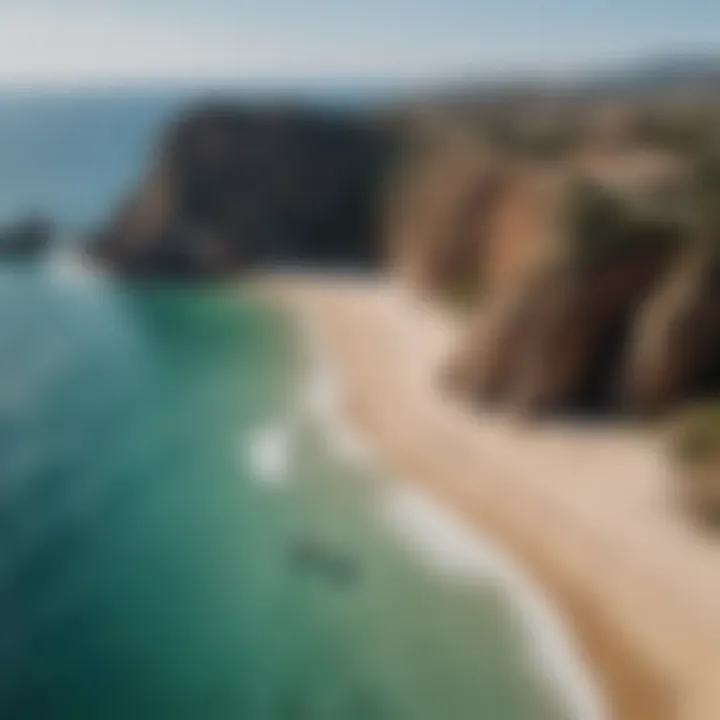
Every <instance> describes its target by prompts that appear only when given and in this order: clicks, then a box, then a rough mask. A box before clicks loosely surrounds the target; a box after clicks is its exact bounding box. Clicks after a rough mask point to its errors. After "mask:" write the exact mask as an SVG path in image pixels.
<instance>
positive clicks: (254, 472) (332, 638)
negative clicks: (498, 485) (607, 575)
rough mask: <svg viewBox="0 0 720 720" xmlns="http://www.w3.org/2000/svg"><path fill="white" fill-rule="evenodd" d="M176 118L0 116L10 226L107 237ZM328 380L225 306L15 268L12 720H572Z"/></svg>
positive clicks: (1, 392) (263, 313) (126, 113)
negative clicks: (346, 415) (51, 226)
mask: <svg viewBox="0 0 720 720" xmlns="http://www.w3.org/2000/svg"><path fill="white" fill-rule="evenodd" d="M186 100H187V98H184V97H183V98H178V97H173V98H170V97H164V98H152V97H142V98H135V97H133V98H130V97H109V96H108V97H100V98H98V97H95V98H88V97H83V98H79V99H78V98H76V99H72V98H60V97H55V98H43V97H24V98H7V97H4V98H0V210H1V212H0V215H2V216H4V217H8V218H11V217H14V216H16V215H18V214H22V213H24V212H26V211H29V210H38V211H44V212H47V213H48V214H49V215H51V216H52V217H55V218H56V219H57V220H58V221H60V222H61V223H62V225H63V227H65V228H66V229H68V230H70V229H72V228H80V227H84V226H87V225H88V224H91V223H92V222H94V221H96V220H97V219H98V218H100V217H102V216H103V214H104V213H105V212H106V211H107V208H108V206H109V205H111V204H112V203H113V202H115V201H116V200H117V198H118V197H119V196H120V195H122V193H123V192H124V191H125V190H126V189H127V188H128V186H129V185H131V184H132V182H133V181H134V179H135V178H136V177H137V174H138V172H139V170H140V168H141V166H142V164H143V161H144V159H145V156H146V154H147V152H148V150H149V148H150V147H151V145H152V142H153V138H154V137H155V136H156V134H157V132H158V130H159V128H160V126H161V125H162V124H163V122H165V120H166V119H167V118H168V117H169V116H171V115H172V113H173V112H174V111H175V110H176V109H177V107H178V106H179V105H182V104H184V103H185V102H186ZM313 372H314V370H313V367H312V362H311V360H310V358H309V356H308V354H307V351H306V346H305V344H304V343H303V342H302V341H301V338H300V337H299V336H298V333H297V329H296V328H294V327H293V325H292V324H291V323H290V321H289V319H288V318H287V317H285V316H283V315H281V314H279V313H278V312H276V311H275V310H272V309H270V308H268V307H265V306H263V305H261V304H259V303H258V302H257V301H256V300H254V299H252V298H250V297H245V296H244V295H243V294H242V293H239V292H238V290H237V289H236V288H227V287H225V288H223V287H206V286H192V285H178V286H174V287H173V286H167V285H158V286H153V285H152V284H150V285H148V284H145V285H142V286H137V285H133V284H132V283H126V282H119V281H113V280H110V279H107V278H100V277H97V276H94V275H88V274H86V273H85V272H83V271H80V270H79V269H77V268H75V267H74V266H73V265H71V264H63V263H61V262H59V261H55V260H53V261H47V262H42V263H39V264H37V265H4V266H0V718H3V720H115V719H116V720H474V719H482V720H484V719H487V720H566V719H569V718H572V717H579V716H578V715H577V714H573V711H571V710H570V709H568V703H569V700H568V698H569V693H565V692H561V691H559V690H558V688H557V687H556V686H555V684H554V683H553V682H551V680H550V676H551V675H552V674H553V672H554V671H555V670H556V669H554V668H553V667H552V665H551V664H549V661H548V660H547V658H545V660H544V661H543V660H541V659H540V660H539V659H538V656H537V654H535V653H533V652H531V647H532V643H531V642H530V639H529V635H528V631H527V627H523V623H522V622H520V619H519V616H518V614H517V612H516V610H514V609H513V604H512V603H511V601H510V596H509V594H508V591H507V590H505V589H503V587H502V586H501V585H500V583H498V582H495V581H493V580H492V579H485V580H484V581H482V582H477V578H474V575H473V578H474V579H470V578H468V577H467V573H465V572H459V573H457V572H450V573H448V572H447V571H446V569H444V568H445V566H446V565H447V566H448V567H450V568H452V567H454V566H455V565H457V564H458V562H459V564H460V566H462V565H463V562H465V564H467V558H466V559H465V561H462V560H461V561H458V558H457V554H458V553H460V556H461V557H462V556H463V552H465V551H464V550H463V549H462V547H463V544H462V543H460V548H458V543H457V541H452V538H451V541H450V542H449V543H448V542H446V541H444V540H443V535H444V534H446V530H443V527H444V526H442V527H438V526H437V525H433V524H432V522H430V524H429V525H428V521H427V520H423V513H422V512H420V513H419V514H418V508H417V507H416V506H415V505H413V502H415V501H410V502H409V504H408V502H406V501H405V500H403V497H402V496H394V495H389V494H388V493H389V492H390V487H391V484H390V483H388V481H387V478H384V477H382V473H379V472H377V471H376V470H375V469H373V468H371V467H369V466H367V465H365V464H364V463H359V462H357V461H356V460H355V459H353V458H352V457H350V456H348V455H347V454H346V453H342V452H340V448H339V446H337V445H336V444H334V443H332V442H331V441H330V440H331V439H330V437H329V436H328V434H327V428H324V427H323V425H322V423H321V422H319V421H318V419H317V418H316V417H315V416H314V414H313V413H312V412H311V404H309V402H308V398H309V395H308V387H310V386H309V385H308V378H310V377H312V375H313ZM423 512H424V511H423ZM403 518H404V519H405V520H404V522H405V527H404V529H403V527H402V522H403ZM408 521H409V524H408ZM398 523H400V525H398ZM423 528H424V530H423ZM418 532H420V534H421V535H423V533H424V539H422V541H421V542H414V541H412V538H413V536H414V535H417V533H418ZM408 539H410V540H411V542H407V540H408ZM445 540H447V538H446V539H445ZM443 556H445V558H446V560H447V562H441V563H439V564H438V558H439V557H443ZM471 575H472V573H471Z"/></svg>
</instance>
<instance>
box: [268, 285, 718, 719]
mask: <svg viewBox="0 0 720 720" xmlns="http://www.w3.org/2000/svg"><path fill="white" fill-rule="evenodd" d="M272 290H273V292H274V293H275V296H276V297H280V298H282V300H283V301H285V302H288V303H289V304H290V305H291V307H292V308H293V309H295V310H297V311H299V312H302V313H304V314H307V315H309V316H310V317H311V318H312V320H313V321H314V322H315V324H316V326H317V327H318V329H319V331H320V332H321V333H322V337H323V340H324V342H325V343H326V345H327V347H328V351H329V352H330V354H331V357H332V359H333V360H334V361H335V362H336V363H337V365H338V368H339V370H340V375H341V378H342V381H343V383H344V396H345V402H346V405H347V411H348V413H349V416H350V417H351V419H352V420H353V421H354V422H355V423H356V424H357V425H358V427H359V428H360V429H361V430H362V431H363V432H364V433H365V434H366V436H367V437H368V438H369V439H370V440H371V441H372V443H373V445H374V446H375V448H376V449H377V451H378V452H379V453H380V454H381V457H382V458H383V459H384V460H385V461H386V462H387V463H389V465H390V467H392V468H395V469H397V470H398V471H399V472H401V473H402V475H403V476H405V477H408V478H412V479H413V480H414V481H415V482H417V483H419V484H421V485H422V486H423V488H424V489H425V490H426V491H427V492H430V493H431V494H433V495H434V496H435V497H436V498H437V499H438V500H439V501H441V502H443V503H445V504H447V505H448V506H449V507H451V508H452V509H453V510H454V511H456V512H457V513H459V514H462V516H463V517H464V518H465V519H466V520H469V521H470V522H472V523H476V524H477V526H478V527H481V528H482V529H483V531H484V532H487V533H489V534H491V535H492V536H493V537H494V538H495V539H496V540H498V541H499V542H500V543H501V544H502V545H504V547H506V548H507V549H508V550H509V551H510V552H511V553H512V554H513V555H514V556H515V557H516V559H517V560H518V561H519V562H520V563H521V564H522V565H523V566H524V568H525V569H526V571H527V572H528V573H529V574H530V575H531V576H532V577H534V578H535V579H536V581H537V582H538V583H539V584H540V585H541V586H542V587H543V588H544V589H545V590H546V592H547V593H548V594H549V596H550V597H551V599H552V601H553V602H554V603H555V605H556V606H557V607H558V608H559V609H560V610H561V611H562V612H563V614H564V615H565V616H566V617H567V618H568V622H569V625H570V627H571V628H572V631H573V632H574V633H575V635H576V638H577V640H578V643H579V644H580V646H581V648H582V649H583V651H584V653H585V654H586V655H587V657H588V659H589V660H590V662H591V663H592V665H593V666H594V667H595V668H596V670H597V673H598V675H599V682H600V684H601V686H602V689H603V691H604V692H605V694H606V697H607V698H608V702H609V704H610V706H611V708H612V712H613V715H614V717H617V718H620V719H622V720H629V719H630V718H632V719H633V720H663V719H665V718H682V719H683V720H718V719H719V718H720V540H718V539H717V538H715V539H714V538H712V537H709V536H707V535H703V534H701V533H700V532H698V531H697V530H695V529H693V527H692V525H691V524H689V522H688V521H687V519H686V518H684V517H683V516H682V514H681V512H680V511H679V510H678V509H677V507H676V505H675V504H674V502H673V498H672V485H671V483H670V482H669V481H670V477H669V475H670V471H669V469H668V467H667V465H666V463H665V462H664V460H663V456H662V453H661V450H660V447H659V445H658V443H657V441H654V440H653V439H652V438H649V437H647V438H646V437H643V436H640V435H639V434H637V433H629V432H628V431H624V432H623V431H620V430H618V429H608V428H598V427H595V428H589V427H585V428H583V427H580V426H578V425H572V424H565V425H564V426H560V425H558V424H545V425H541V426H538V425H532V426H531V425H523V424H522V423H520V422H518V421H516V420H513V419H512V418H507V417H500V416H497V415H494V414H491V413H479V412H478V413H472V412H470V411H469V409H468V408H464V407H462V406H460V405H459V404H458V403H456V402H454V401H453V400H452V399H450V398H449V397H447V396H445V395H444V394H443V393H442V392H441V391H440V389H439V387H438V382H437V375H438V367H439V366H440V365H441V364H442V361H443V359H444V358H445V357H446V356H447V353H448V351H449V349H450V348H451V347H452V346H453V338H454V337H455V335H456V332H457V329H456V328H455V327H454V324H453V322H452V321H451V319H450V318H449V317H448V316H447V315H446V314H444V313H443V312H442V311H441V310H439V309H438V308H436V307H431V306H429V305H426V304H423V303H421V302H420V301H418V300H417V299H413V298H411V297H410V296H409V295H408V294H406V293H405V292H404V291H402V290H400V289H399V288H398V287H396V286H393V285H392V284H390V283H388V282H385V281H381V280H367V279H350V278H346V277H343V278H342V279H337V278H336V279H330V278H326V279H322V278H317V277H316V278H309V279H307V278H306V279H298V278H294V279H293V278H283V279H280V280H278V281H272Z"/></svg>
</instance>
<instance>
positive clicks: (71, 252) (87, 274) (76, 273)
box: [45, 243, 106, 288]
mask: <svg viewBox="0 0 720 720" xmlns="http://www.w3.org/2000/svg"><path fill="white" fill-rule="evenodd" d="M45 269H46V271H47V272H48V274H49V275H50V277H51V278H52V279H53V281H54V282H56V283H58V284H62V285H64V286H67V287H75V288H82V287H87V286H92V285H94V284H96V283H98V282H100V281H101V280H102V279H104V278H105V277H106V275H105V274H104V273H103V271H102V270H101V269H100V268H98V267H96V266H92V265H90V263H89V262H88V260H87V259H86V258H84V257H83V256H82V255H81V254H80V252H79V251H77V250H75V249H73V248H72V247H69V246H68V245H67V244H66V243H65V244H60V245H59V247H58V248H57V249H54V250H53V251H52V252H51V253H50V254H49V255H48V256H47V259H46V261H45Z"/></svg>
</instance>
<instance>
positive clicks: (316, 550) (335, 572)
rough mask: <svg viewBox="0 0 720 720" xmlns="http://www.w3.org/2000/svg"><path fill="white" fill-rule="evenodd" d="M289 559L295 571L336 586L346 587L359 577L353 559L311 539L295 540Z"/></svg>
mask: <svg viewBox="0 0 720 720" xmlns="http://www.w3.org/2000/svg"><path fill="white" fill-rule="evenodd" d="M289 559H290V563H291V565H292V567H293V568H295V569H296V570H298V571H300V572H305V573H313V574H315V575H318V576H321V577H324V578H325V579H327V580H329V581H331V582H334V583H337V584H341V585H348V584H350V583H354V582H356V581H357V580H358V579H359V577H360V568H359V566H358V563H357V562H356V561H355V560H354V559H353V558H351V557H349V556H348V555H345V554H342V553H339V552H337V551H335V550H333V549H332V548H331V547H329V546H328V545H326V544H324V543H322V542H320V541H319V540H314V539H312V538H307V539H302V540H296V541H295V542H294V543H293V544H292V546H291V548H290V553H289Z"/></svg>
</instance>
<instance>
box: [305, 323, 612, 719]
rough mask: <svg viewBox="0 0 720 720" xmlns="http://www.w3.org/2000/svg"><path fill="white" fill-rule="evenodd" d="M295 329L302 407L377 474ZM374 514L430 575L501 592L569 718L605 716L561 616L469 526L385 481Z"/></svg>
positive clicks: (316, 341)
mask: <svg viewBox="0 0 720 720" xmlns="http://www.w3.org/2000/svg"><path fill="white" fill-rule="evenodd" d="M302 326H303V327H302V330H303V337H304V340H305V344H306V348H307V353H308V355H309V356H310V360H311V372H312V375H311V378H310V381H309V385H308V391H307V403H306V405H307V409H308V410H309V411H310V412H311V413H312V414H313V416H314V417H315V418H316V419H317V420H318V421H319V422H320V423H321V424H322V427H323V430H324V431H325V432H326V434H327V436H328V438H329V440H330V442H331V443H332V445H333V448H334V449H335V450H336V451H337V452H339V453H340V454H341V455H342V456H343V457H344V458H347V459H348V460H351V461H357V462H360V463H362V464H363V465H364V466H366V467H368V468H369V469H371V470H374V471H376V472H383V467H382V464H381V463H380V461H379V459H378V457H377V455H376V454H375V453H374V452H373V450H372V448H371V447H370V446H369V445H368V444H367V442H365V440H364V439H363V438H362V437H360V435H359V434H358V433H357V432H356V431H355V429H354V428H353V427H352V426H351V425H350V424H349V422H348V421H347V419H346V418H345V417H344V415H343V412H342V402H341V400H342V385H341V381H340V378H339V376H338V374H337V372H336V371H335V369H334V368H332V367H331V365H330V363H329V360H328V357H327V353H326V351H325V348H324V346H323V343H322V338H321V336H320V333H319V331H318V329H317V327H316V326H315V325H313V324H312V321H311V319H310V318H303V319H302ZM381 511H382V513H383V517H384V519H385V520H386V522H388V524H389V525H390V527H391V528H393V530H394V531H395V532H396V533H397V534H398V536H399V538H400V539H401V540H403V541H405V542H406V543H408V545H409V546H410V547H411V548H412V549H413V550H414V551H417V552H420V553H421V556H422V557H423V558H424V560H425V562H427V563H428V566H429V567H430V568H432V569H433V570H434V571H436V572H440V573H444V574H451V575H452V576H453V577H455V578H460V579H463V580H465V581H468V582H474V583H477V582H483V583H493V584H495V585H497V586H499V587H502V588H504V589H505V590H506V591H507V595H508V599H509V602H510V603H511V605H512V607H513V609H514V610H515V613H516V616H517V618H518V620H519V622H520V623H521V624H522V627H523V628H524V629H525V636H526V637H527V639H528V643H529V644H528V651H529V657H530V658H531V660H532V661H533V662H534V663H535V665H536V667H537V671H538V673H540V674H541V675H542V676H544V677H546V679H547V681H548V682H549V683H552V684H554V685H555V686H556V688H557V691H558V694H559V696H560V697H561V698H562V699H563V700H564V701H565V703H566V704H567V706H568V710H569V712H570V713H571V714H572V716H573V717H574V718H576V720H606V719H607V718H608V717H609V714H608V712H607V709H606V707H605V703H604V700H603V698H602V695H601V693H600V691H599V689H598V687H597V685H596V684H595V682H594V680H593V678H592V677H591V675H590V673H589V672H588V668H587V666H586V664H585V663H584V662H583V660H582V658H581V657H580V654H579V651H578V649H577V647H576V646H575V644H574V643H573V641H572V637H571V635H570V633H569V632H568V630H567V628H566V627H565V626H564V624H563V622H562V621H561V618H560V617H559V616H558V614H557V613H556V612H555V611H554V610H553V608H552V606H551V604H550V603H549V602H548V600H547V599H546V598H545V597H544V595H543V594H542V593H541V592H540V591H539V589H538V588H537V587H535V586H534V585H533V584H532V583H531V582H530V581H529V580H528V578H527V577H526V576H525V575H523V574H522V573H521V572H520V570H519V569H518V568H517V566H516V565H515V564H514V563H513V562H512V561H511V559H510V558H509V557H508V556H507V554H505V553H503V551H502V550H501V549H500V548H499V547H498V546H496V545H495V544H494V543H492V542H491V541H490V540H489V539H488V538H487V537H484V536H482V535H481V534H480V533H478V532H477V530H476V528H473V529H472V530H470V528H468V527H467V526H466V525H464V524H463V523H462V522H460V521H459V520H458V519H457V518H456V517H455V516H453V515H451V514H450V513H448V512H446V511H444V510H443V509H442V508H440V507H439V506H438V505H437V504H436V503H434V502H432V501H431V500H430V499H428V498H427V497H425V496H424V495H422V494H421V493H420V492H418V491H415V490H411V489H410V487H409V483H403V482H401V481H399V480H394V481H393V482H392V483H388V489H387V491H386V493H385V494H384V495H383V496H382V503H381Z"/></svg>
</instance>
